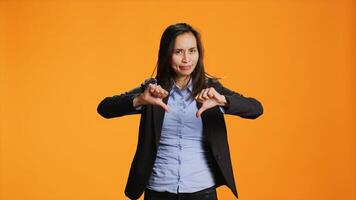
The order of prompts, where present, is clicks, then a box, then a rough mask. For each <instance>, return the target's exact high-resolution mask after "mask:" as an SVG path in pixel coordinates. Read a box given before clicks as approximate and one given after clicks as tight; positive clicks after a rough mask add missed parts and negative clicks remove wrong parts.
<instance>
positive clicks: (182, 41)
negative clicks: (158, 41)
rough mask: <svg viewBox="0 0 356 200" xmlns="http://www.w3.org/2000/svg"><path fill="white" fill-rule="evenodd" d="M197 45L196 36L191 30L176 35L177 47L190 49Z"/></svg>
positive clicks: (175, 46)
mask: <svg viewBox="0 0 356 200" xmlns="http://www.w3.org/2000/svg"><path fill="white" fill-rule="evenodd" d="M196 46H197V41H196V39H195V36H194V35H193V33H191V32H187V33H183V34H181V35H178V36H177V37H176V40H175V42H174V48H175V49H189V48H193V47H196Z"/></svg>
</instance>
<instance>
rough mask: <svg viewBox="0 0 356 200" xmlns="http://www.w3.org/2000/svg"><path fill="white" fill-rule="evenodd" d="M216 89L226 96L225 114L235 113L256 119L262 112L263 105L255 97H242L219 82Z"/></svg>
mask: <svg viewBox="0 0 356 200" xmlns="http://www.w3.org/2000/svg"><path fill="white" fill-rule="evenodd" d="M217 91H218V92H219V93H220V94H221V95H224V96H225V98H226V101H227V105H226V106H225V113H226V114H231V115H237V116H240V117H242V118H247V119H256V118H257V117H259V116H260V115H262V114H263V106H262V104H261V103H260V102H259V101H258V100H257V99H254V98H252V97H244V96H243V95H241V94H239V93H237V92H234V91H232V90H229V89H228V88H225V87H224V86H223V85H222V84H221V83H219V82H217Z"/></svg>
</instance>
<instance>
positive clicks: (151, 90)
mask: <svg viewBox="0 0 356 200" xmlns="http://www.w3.org/2000/svg"><path fill="white" fill-rule="evenodd" d="M167 95H168V92H167V91H166V90H164V89H163V88H162V87H161V86H160V85H157V84H149V85H148V87H147V88H146V90H145V91H144V92H143V93H141V94H140V95H138V96H137V97H135V98H134V100H133V104H134V106H135V107H136V106H139V105H147V104H150V105H158V106H161V107H162V108H163V109H164V110H165V111H166V112H168V111H169V108H168V106H167V105H166V104H165V103H164V102H163V101H162V99H163V98H165V97H166V96H167Z"/></svg>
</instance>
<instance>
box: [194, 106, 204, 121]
mask: <svg viewBox="0 0 356 200" xmlns="http://www.w3.org/2000/svg"><path fill="white" fill-rule="evenodd" d="M205 110H206V108H205V107H203V106H202V107H200V109H199V110H198V111H197V113H196V117H197V118H198V117H200V115H201V114H202V113H203V112H204V111H205Z"/></svg>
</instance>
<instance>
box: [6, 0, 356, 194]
mask: <svg viewBox="0 0 356 200" xmlns="http://www.w3.org/2000/svg"><path fill="white" fill-rule="evenodd" d="M355 12H356V7H355V2H354V1H351V0H325V1H322V0H320V1H317V0H314V1H313V0H294V1H292V0H290V1H281V0H266V1H262V0H250V1H247V0H236V1H233V0H226V1H212V0H210V1H209V0H207V1H203V0H198V1H186V0H181V1H163V0H162V1H158V0H157V1H144V0H133V1H128V0H127V1H120V0H117V1H114V0H104V1H102V0H78V1H70V0H63V1H60V0H47V1H45V0H32V1H26V0H22V1H21V0H11V1H10V0H0V81H1V83H0V95H1V96H0V109H1V110H0V111H1V118H0V134H1V140H0V142H1V146H0V150H1V151H0V153H1V154H0V155H1V160H0V162H1V163H0V165H1V168H0V170H1V171H0V172H1V174H0V175H1V177H0V179H1V180H0V181H1V185H0V187H1V196H0V199H2V200H25V199H35V200H64V199H66V200H67V199H76V200H97V199H100V200H114V199H115V200H119V199H126V197H125V196H124V188H125V184H126V181H127V176H128V172H129V168H130V164H131V161H132V158H133V156H134V152H135V149H136V144H137V137H138V125H139V115H136V116H125V117H121V118H113V119H109V120H108V119H104V118H102V117H101V116H99V115H98V114H97V113H96V107H97V105H98V103H99V102H100V101H101V100H102V99H103V98H104V97H106V96H113V95H117V94H120V93H122V92H125V91H128V90H130V89H131V88H133V87H136V86H138V85H139V84H140V83H141V82H142V81H143V80H144V79H146V78H148V77H149V76H150V75H151V73H152V71H153V68H154V66H155V64H156V61H157V54H158V48H159V40H160V37H161V34H162V33H163V31H164V29H165V28H166V27H167V26H168V25H170V24H173V23H177V22H187V23H189V24H191V25H192V26H194V27H196V28H197V29H198V31H200V32H201V34H202V41H203V44H204V48H205V67H206V71H207V72H209V73H211V74H213V75H215V76H218V77H221V78H222V80H221V82H222V83H223V84H224V85H225V86H226V87H228V88H230V89H232V90H235V91H237V92H239V93H241V94H243V95H245V96H251V97H255V98H256V99H258V100H260V101H261V102H262V104H263V106H264V114H263V115H262V116H261V117H259V118H258V119H256V120H248V119H242V118H239V117H236V116H228V115H226V122H227V128H228V137H229V146H230V151H231V156H232V157H231V158H232V163H233V170H234V175H235V180H236V184H237V190H238V192H239V197H240V198H239V199H241V200H262V199H263V200H286V199H287V200H336V199H340V200H354V199H356V190H355V188H356V145H355V143H356V136H355V133H356V127H355V126H356V125H355V119H356V116H355V114H356V112H355V111H356V107H355V104H356V101H355V91H356V90H355V86H356V81H355V75H356V74H355V64H356V62H355V55H356V54H355V53H356V52H355V47H356V43H355V35H356V33H355V28H356V27H355V22H356V20H355V19H356V16H355ZM218 196H219V199H221V200H229V199H233V195H232V193H231V192H230V191H229V190H228V188H227V187H226V186H223V187H220V188H218ZM142 197H143V196H142ZM142 197H141V199H143V198H142Z"/></svg>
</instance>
